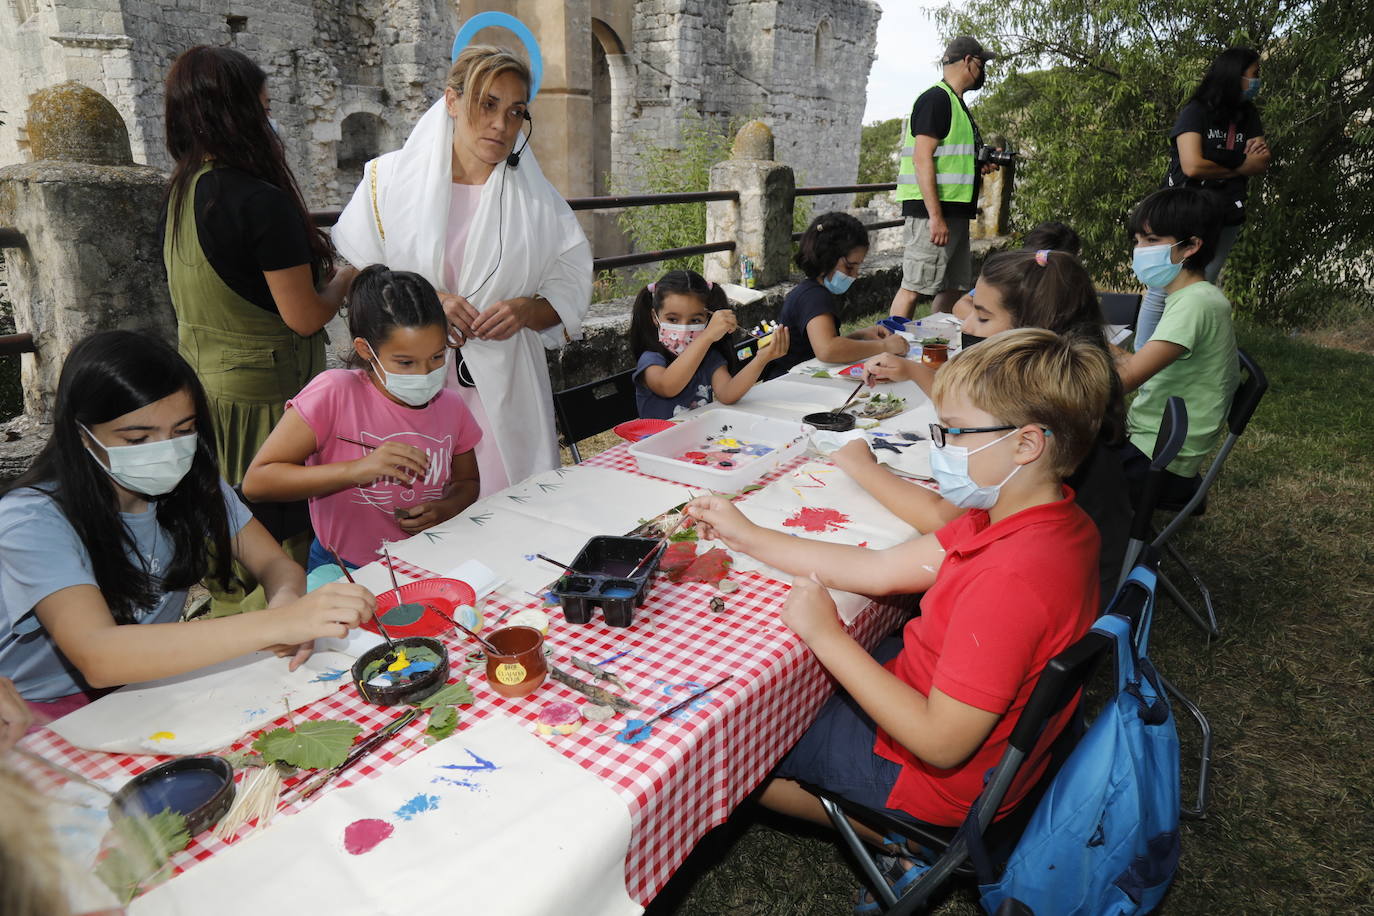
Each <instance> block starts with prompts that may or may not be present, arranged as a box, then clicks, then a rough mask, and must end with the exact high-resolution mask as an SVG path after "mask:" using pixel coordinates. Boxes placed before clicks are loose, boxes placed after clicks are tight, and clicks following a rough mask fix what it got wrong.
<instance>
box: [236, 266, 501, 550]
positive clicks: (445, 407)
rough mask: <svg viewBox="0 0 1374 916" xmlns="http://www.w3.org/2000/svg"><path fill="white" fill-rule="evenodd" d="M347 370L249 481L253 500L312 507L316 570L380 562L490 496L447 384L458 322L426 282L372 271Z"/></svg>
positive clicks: (260, 461) (317, 381)
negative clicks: (390, 545) (338, 559)
mask: <svg viewBox="0 0 1374 916" xmlns="http://www.w3.org/2000/svg"><path fill="white" fill-rule="evenodd" d="M347 302H348V329H349V332H350V333H351V334H352V335H353V353H352V354H350V357H349V363H350V365H352V366H355V367H356V368H350V369H331V370H329V371H327V372H323V373H321V374H320V375H318V376H316V377H315V378H314V379H313V380H312V381H311V382H310V384H308V385H306V386H305V388H304V389H302V390H301V393H300V394H298V395H296V397H295V398H294V399H292V400H290V401H288V402H287V404H286V413H285V415H284V416H283V417H282V419H281V422H279V423H278V424H277V427H276V429H274V430H272V434H271V435H270V436H268V438H267V441H266V442H264V443H263V446H262V449H261V450H259V452H258V454H257V456H256V457H255V458H254V459H253V463H252V465H251V466H250V467H249V468H248V474H247V476H245V477H244V479H243V491H244V494H245V495H246V496H247V497H248V498H249V499H251V500H254V501H275V502H288V501H290V500H298V499H306V498H308V499H309V500H310V521H311V523H312V524H313V525H314V528H315V542H314V543H313V544H312V545H311V547H310V560H309V562H308V564H307V567H306V568H307V570H312V569H314V568H315V567H317V566H320V565H323V564H324V563H332V562H333V559H332V558H331V557H330V554H329V548H330V547H332V548H334V549H335V550H337V551H338V552H339V555H340V556H342V557H343V559H344V562H345V563H347V564H349V565H350V566H362V565H364V564H366V563H370V562H371V561H372V560H374V559H376V558H377V557H378V555H379V550H380V548H381V546H382V543H383V542H385V541H396V540H400V539H401V538H404V537H408V536H410V535H412V534H416V533H417V532H420V531H424V530H425V529H426V528H432V527H433V526H435V525H437V524H439V523H440V522H443V521H446V520H448V519H450V518H452V517H453V516H455V515H457V514H458V513H459V512H461V511H462V510H463V509H465V508H467V507H468V506H470V505H471V504H472V503H473V502H474V501H475V500H476V499H477V493H478V490H479V488H480V481H479V478H478V473H477V459H476V457H475V455H474V453H473V448H474V447H475V446H476V445H477V442H478V440H479V439H481V438H482V430H481V428H480V427H479V426H478V425H477V422H476V421H475V420H474V419H473V417H472V414H471V413H469V412H468V409H467V407H466V406H464V404H463V401H462V398H460V397H459V396H458V394H457V393H455V392H454V391H451V390H447V389H445V388H444V374H445V370H446V363H445V357H446V355H447V352H448V323H447V321H446V320H445V318H444V311H443V308H442V307H441V306H440V305H439V297H438V296H437V295H436V294H435V292H434V287H432V286H431V285H430V284H429V281H427V280H425V278H424V277H421V276H420V275H419V274H415V273H410V272H408V271H391V270H388V269H387V268H386V267H384V266H382V265H380V264H374V265H373V266H371V267H369V268H367V269H366V270H364V271H363V272H362V273H360V274H359V275H358V277H357V279H355V280H354V281H353V285H352V288H351V289H350V290H349V293H348V300H347Z"/></svg>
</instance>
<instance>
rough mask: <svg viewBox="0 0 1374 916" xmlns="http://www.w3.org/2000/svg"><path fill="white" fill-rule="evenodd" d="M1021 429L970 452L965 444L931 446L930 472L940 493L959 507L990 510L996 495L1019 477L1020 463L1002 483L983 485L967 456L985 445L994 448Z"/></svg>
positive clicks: (984, 446) (995, 500)
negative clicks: (971, 473)
mask: <svg viewBox="0 0 1374 916" xmlns="http://www.w3.org/2000/svg"><path fill="white" fill-rule="evenodd" d="M1018 432H1020V430H1015V429H1013V430H1012V431H1011V432H1009V433H1007V434H1006V435H1005V436H1000V437H998V438H996V439H993V440H992V441H991V442H989V443H988V444H987V445H980V446H979V447H978V448H976V449H974V450H973V451H969V450H968V449H967V448H965V447H964V446H962V445H946V446H945V447H944V448H932V449H931V450H930V473H931V474H933V475H934V477H935V482H936V483H937V484H939V485H940V495H941V496H942V497H944V498H945V499H947V500H949V501H950V502H952V503H954V505H956V506H958V507H959V508H960V509H990V508H992V506H993V504H995V503H996V502H997V494H998V493H999V492H1000V491H1001V489H1002V487H1003V486H1005V485H1006V482H1007V481H1008V480H1011V479H1012V478H1013V477H1015V476H1016V472H1017V471H1019V470H1021V465H1019V464H1018V465H1017V466H1016V467H1014V468H1012V469H1011V473H1010V474H1008V475H1007V476H1006V477H1004V478H1002V482H1001V483H997V484H992V485H991V486H987V487H980V486H978V484H976V483H974V482H973V478H972V477H970V476H969V474H968V459H969V456H970V455H976V454H978V453H979V452H981V451H982V450H983V449H985V448H991V447H992V446H994V445H996V444H997V443H999V442H1001V441H1002V440H1003V439H1007V438H1009V437H1011V436H1014V435H1016V434H1017V433H1018Z"/></svg>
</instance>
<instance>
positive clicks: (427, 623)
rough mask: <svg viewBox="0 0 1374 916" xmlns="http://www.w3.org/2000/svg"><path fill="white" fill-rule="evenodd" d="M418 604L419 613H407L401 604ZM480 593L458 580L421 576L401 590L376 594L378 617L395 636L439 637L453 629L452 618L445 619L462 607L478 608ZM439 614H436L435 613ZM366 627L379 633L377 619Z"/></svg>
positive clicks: (365, 626)
mask: <svg viewBox="0 0 1374 916" xmlns="http://www.w3.org/2000/svg"><path fill="white" fill-rule="evenodd" d="M406 604H418V605H421V607H422V608H423V610H422V611H421V612H420V613H419V614H414V613H406V611H405V609H402V608H400V606H401V605H406ZM476 604H477V594H476V592H474V591H473V590H472V586H470V585H468V584H467V583H466V582H463V581H460V580H458V579H421V580H419V581H418V582H407V583H406V584H405V585H402V586H401V587H400V588H399V589H391V590H390V591H385V592H382V593H381V594H380V595H378V596H377V617H380V618H382V624H383V625H384V626H385V627H386V631H387V632H388V633H390V634H391V637H392V639H399V638H400V637H402V636H439V635H441V634H444V633H448V632H450V631H452V630H453V621H452V620H451V619H445V617H444V616H443V615H445V614H447V615H448V617H449V618H452V617H453V616H454V612H455V611H456V610H457V609H458V608H460V607H463V606H465V605H466V606H469V607H475V606H476ZM436 611H437V612H438V613H435V612H436ZM363 629H365V630H370V631H371V632H373V633H376V632H378V630H377V623H376V619H375V618H374V619H373V620H369V621H368V622H367V623H365V624H363Z"/></svg>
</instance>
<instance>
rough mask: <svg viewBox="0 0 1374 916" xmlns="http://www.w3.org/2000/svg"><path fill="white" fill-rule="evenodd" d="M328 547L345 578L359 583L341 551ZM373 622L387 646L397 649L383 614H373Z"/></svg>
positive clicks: (392, 579)
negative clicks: (383, 619) (340, 553)
mask: <svg viewBox="0 0 1374 916" xmlns="http://www.w3.org/2000/svg"><path fill="white" fill-rule="evenodd" d="M327 549H328V550H329V553H330V555H331V556H333V557H334V562H335V563H337V564H339V569H342V570H343V574H344V578H345V579H347V580H348V581H349V582H350V583H351V584H353V585H357V584H358V583H357V581H356V580H355V579H354V578H353V574H352V573H351V572H349V571H348V567H347V566H345V565H344V561H343V557H341V556H339V552H338V551H337V550H335V549H334V548H333V547H329V548H327ZM388 559H389V558H388ZM391 581H392V582H393V583H394V582H395V581H396V574H395V573H392V574H391ZM397 597H400V595H399V594H398V595H397ZM372 622H373V623H375V624H377V632H378V633H381V634H382V639H385V640H386V646H387V648H388V649H391V650H392V651H395V649H396V644H395V643H394V642H392V641H391V634H390V633H388V632H387V631H386V627H385V626H384V625H383V624H382V615H381V614H376V615H373V617H372Z"/></svg>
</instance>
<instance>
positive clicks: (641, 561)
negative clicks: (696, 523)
mask: <svg viewBox="0 0 1374 916" xmlns="http://www.w3.org/2000/svg"><path fill="white" fill-rule="evenodd" d="M687 518H688V515H687V512H686V511H685V510H684V511H683V513H682V516H681V517H680V518H679V519H678V520H677V524H676V525H674V526H673V527H671V528H669V529H668V531H667V533H666V534H664V535H663V537H662V539H660V540H659V542H658V543H657V544H655V545H654V546H652V547H650V548H649V552H648V553H646V554H645V555H644V556H642V557H640V558H639V562H638V563H636V564H635V568H634V569H632V570H630V574H629V575H628V576H626V577H625V578H627V579H633V578H634V577H635V576H636V575H638V574H639V570H640V569H641V568H642V567H643V566H644V564H645V563H647V562H649V559H650V558H651V557H652V556H653V555H654V554H656V553H658V551H659V550H661V549H662V548H663V546H664V545H665V544H667V543H668V541H669V540H670V539H671V538H672V536H673V535H674V534H677V530H678V529H679V528H681V527H682V526H683V525H684V524H686V522H687Z"/></svg>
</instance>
